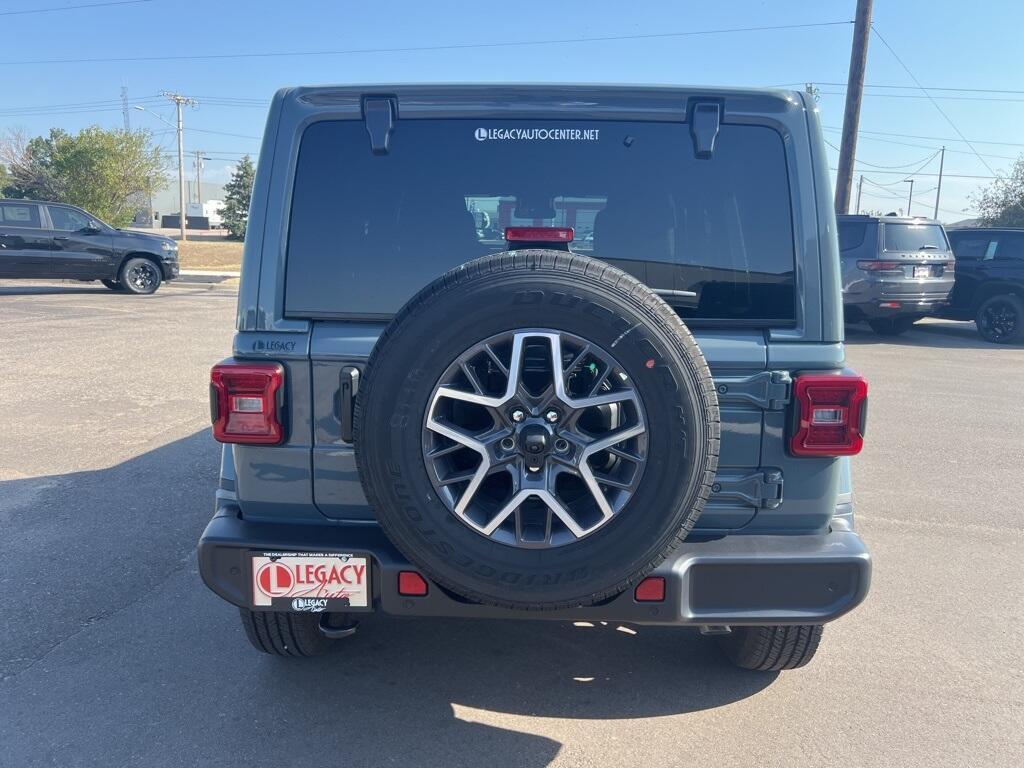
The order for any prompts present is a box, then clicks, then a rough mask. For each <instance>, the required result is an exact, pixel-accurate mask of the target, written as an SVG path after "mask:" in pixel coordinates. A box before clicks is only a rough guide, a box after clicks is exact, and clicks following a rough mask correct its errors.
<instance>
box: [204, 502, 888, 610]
mask: <svg viewBox="0 0 1024 768" xmlns="http://www.w3.org/2000/svg"><path fill="white" fill-rule="evenodd" d="M265 551H274V552H281V551H294V552H331V551H338V552H354V553H357V554H359V553H366V554H367V555H369V557H370V558H371V559H372V562H373V566H372V575H371V578H372V582H371V587H372V590H373V601H372V606H371V608H369V609H361V610H370V611H382V612H384V613H388V614H393V615H397V616H451V617H475V618H509V619H525V618H545V619H561V620H572V621H618V622H629V623H635V624H668V625H682V626H686V625H689V626H702V625H723V624H724V625H731V626H742V625H764V624H819V623H824V622H827V621H831V620H832V619H835V618H838V617H839V616H841V615H843V614H844V613H847V612H848V611H850V610H852V609H853V608H855V607H856V606H857V605H858V604H859V603H860V602H861V601H862V600H863V599H864V597H865V596H866V595H867V592H868V587H869V585H870V582H871V561H870V557H869V555H868V552H867V548H866V547H865V546H864V543H863V542H862V541H861V539H860V537H859V536H857V534H855V533H853V532H852V531H847V530H843V531H840V530H834V531H831V532H829V533H825V534H820V535H806V536H742V535H737V536H728V537H725V538H722V539H717V540H714V541H707V542H687V543H685V544H684V545H683V546H682V547H680V549H679V550H677V551H676V552H675V553H673V555H672V556H670V557H669V558H668V559H667V560H666V561H665V562H664V563H662V564H661V565H660V566H659V567H658V568H657V569H656V570H655V571H654V572H653V573H652V574H651V575H652V576H660V577H663V578H664V579H665V599H664V601H661V602H657V603H652V602H638V601H637V600H635V599H634V597H633V593H632V590H630V591H628V592H625V593H623V594H621V595H619V596H617V597H614V598H612V599H610V600H606V601H605V602H603V603H602V604H600V605H591V606H585V607H579V608H571V609H564V610H558V611H544V612H526V611H515V610H509V609H506V608H495V607H492V606H487V605H480V604H478V603H473V602H468V601H466V600H464V599H462V598H460V597H458V596H455V595H453V594H451V593H449V592H448V591H447V590H444V589H442V588H440V587H438V586H437V585H436V584H433V583H431V584H430V587H429V591H428V593H427V595H425V596H423V597H406V596H402V595H400V594H399V593H398V573H399V571H402V570H411V569H413V566H411V565H410V564H409V563H408V561H407V560H406V559H405V558H404V557H402V555H401V554H400V553H399V552H398V550H397V549H395V547H394V546H393V545H392V544H391V542H390V541H388V539H387V538H386V536H385V535H384V533H383V532H382V531H381V529H380V527H379V526H377V525H376V524H359V525H356V524H336V525H330V526H324V525H281V524H272V523H253V522H249V521H246V520H243V519H242V518H241V517H240V516H239V514H238V509H237V507H235V506H234V505H230V504H229V505H224V506H222V507H221V508H220V510H219V511H218V513H217V515H216V516H215V517H214V518H213V519H212V520H211V521H210V523H209V525H208V526H207V527H206V530H205V531H204V532H203V535H202V538H201V539H200V540H199V570H200V573H201V575H202V578H203V581H204V582H206V585H207V586H208V587H209V588H210V589H212V590H213V591H214V592H216V593H217V594H218V595H220V596H221V597H222V598H224V599H225V600H227V601H228V602H229V603H233V604H234V605H238V606H243V607H249V608H252V607H253V606H252V583H253V579H252V574H251V571H250V555H251V553H253V552H265Z"/></svg>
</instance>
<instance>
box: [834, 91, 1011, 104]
mask: <svg viewBox="0 0 1024 768" xmlns="http://www.w3.org/2000/svg"><path fill="white" fill-rule="evenodd" d="M818 93H820V94H821V95H823V96H844V95H845V94H844V93H843V92H842V91H818ZM864 96H865V97H866V98H872V99H929V100H932V99H944V100H945V101H998V102H1003V103H1006V104H1024V99H1005V98H1002V97H1001V96H915V95H913V94H909V93H865V94H864Z"/></svg>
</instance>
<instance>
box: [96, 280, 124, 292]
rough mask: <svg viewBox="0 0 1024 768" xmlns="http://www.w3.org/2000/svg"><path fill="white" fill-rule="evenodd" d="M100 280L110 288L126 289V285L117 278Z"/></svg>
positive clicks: (113, 289)
mask: <svg viewBox="0 0 1024 768" xmlns="http://www.w3.org/2000/svg"><path fill="white" fill-rule="evenodd" d="M100 282H101V283H103V284H104V285H105V286H107V288H109V289H110V290H112V291H123V290H124V286H123V285H121V284H120V283H119V282H117V280H100Z"/></svg>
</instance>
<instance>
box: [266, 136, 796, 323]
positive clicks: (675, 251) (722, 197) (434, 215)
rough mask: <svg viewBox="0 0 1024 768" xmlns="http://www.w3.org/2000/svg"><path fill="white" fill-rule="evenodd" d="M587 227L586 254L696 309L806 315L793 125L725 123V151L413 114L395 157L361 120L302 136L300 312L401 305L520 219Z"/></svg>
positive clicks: (674, 139)
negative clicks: (799, 303) (798, 296)
mask: <svg viewBox="0 0 1024 768" xmlns="http://www.w3.org/2000/svg"><path fill="white" fill-rule="evenodd" d="M516 225H531V226H564V227H573V228H574V230H575V239H574V242H573V250H574V251H577V252H579V253H582V254H586V255H593V256H596V257H598V258H601V259H604V260H606V261H608V262H611V263H612V264H615V265H616V266H618V267H620V268H622V269H624V270H626V271H627V272H630V273H632V274H633V275H635V276H636V277H638V278H639V279H640V280H643V281H644V282H646V283H647V284H648V285H650V286H651V287H652V288H654V289H656V290H658V291H659V293H661V294H662V295H663V296H664V298H665V299H666V301H668V302H669V303H670V304H672V305H673V306H674V307H675V308H676V310H677V311H678V312H679V314H680V315H682V316H684V317H692V318H701V319H708V320H725V321H747V322H749V321H757V322H765V323H771V324H779V323H787V322H791V321H792V320H793V318H794V304H795V283H794V263H793V262H794V246H793V230H792V212H791V209H790V191H789V182H788V177H787V173H786V158H785V151H784V148H783V143H782V139H781V137H780V136H779V135H778V133H776V132H775V131H774V130H772V129H769V128H765V127H759V126H730V125H724V126H722V128H721V131H720V133H719V135H718V139H717V141H716V144H715V152H714V156H713V157H712V158H711V159H708V160H698V159H696V158H695V157H694V154H693V144H692V140H691V138H690V133H689V126H688V125H684V124H678V123H642V122H593V123H587V122H577V121H561V122H560V121H545V122H539V121H518V120H517V121H507V120H504V121H476V120H473V121H469V120H407V121H399V123H398V124H397V125H396V127H395V130H394V133H393V134H392V136H391V142H390V149H389V152H388V153H387V154H386V155H375V154H373V153H372V152H371V150H370V142H369V138H368V135H367V132H366V128H365V126H364V125H363V123H362V122H361V121H324V122H319V123H314V124H313V125H311V126H309V127H308V128H307V129H306V131H305V133H304V134H303V137H302V143H301V146H300V150H299V157H298V169H297V172H296V178H295V185H294V190H293V196H292V210H291V221H290V225H289V237H288V261H287V265H288V266H287V283H286V290H285V302H286V313H287V314H289V315H292V316H350V317H378V316H387V315H391V314H393V313H395V312H396V311H397V310H398V309H399V308H400V307H401V306H402V304H404V303H405V302H406V301H407V300H408V299H409V298H411V297H412V296H413V295H414V294H415V293H416V292H417V291H418V290H419V289H420V288H421V287H423V286H424V285H426V284H427V283H429V282H430V281H431V280H433V279H434V278H436V277H438V276H439V275H441V274H442V273H443V272H444V271H445V270H447V269H449V268H451V267H454V266H457V265H459V264H461V263H463V262H465V261H468V260H470V259H473V258H475V257H477V256H483V255H485V254H488V253H494V252H496V251H502V250H505V243H504V240H503V235H504V231H505V227H508V226H516Z"/></svg>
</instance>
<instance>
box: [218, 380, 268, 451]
mask: <svg viewBox="0 0 1024 768" xmlns="http://www.w3.org/2000/svg"><path fill="white" fill-rule="evenodd" d="M283 388H284V367H283V366H282V365H281V364H280V363H221V364H220V365H215V366H214V367H213V370H211V371H210V416H211V418H212V419H213V436H214V438H215V439H217V440H219V441H220V442H222V443H243V444H245V443H248V444H252V445H277V444H278V443H280V442H281V441H282V440H283V439H284V427H283V426H282V424H281V395H282V394H283Z"/></svg>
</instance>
